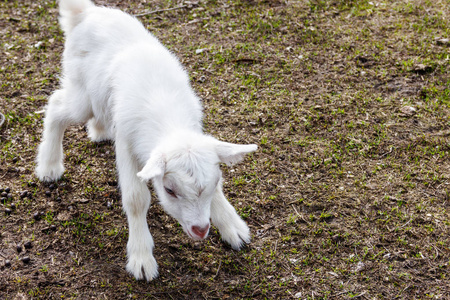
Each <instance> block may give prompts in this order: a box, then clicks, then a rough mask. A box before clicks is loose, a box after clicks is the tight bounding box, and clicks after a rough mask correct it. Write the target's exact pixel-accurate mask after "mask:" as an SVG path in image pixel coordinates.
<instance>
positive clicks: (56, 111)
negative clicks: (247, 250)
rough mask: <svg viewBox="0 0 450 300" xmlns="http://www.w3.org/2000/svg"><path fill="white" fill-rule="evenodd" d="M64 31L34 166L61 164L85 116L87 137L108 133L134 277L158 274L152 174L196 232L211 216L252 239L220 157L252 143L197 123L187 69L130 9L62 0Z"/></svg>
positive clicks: (225, 233) (231, 157) (47, 171)
mask: <svg viewBox="0 0 450 300" xmlns="http://www.w3.org/2000/svg"><path fill="white" fill-rule="evenodd" d="M59 5H60V6H59V8H60V24H61V27H62V28H63V30H64V33H65V36H66V42H65V49H64V53H63V60H62V67H63V74H62V78H61V88H60V89H59V90H57V91H55V92H54V93H53V94H52V95H51V97H50V98H49V103H48V106H47V110H46V115H45V120H44V131H43V138H42V142H41V144H40V146H39V149H38V155H37V159H36V161H37V167H36V175H37V176H38V177H39V179H40V180H42V181H54V180H57V179H59V178H60V177H61V176H62V174H63V172H64V166H63V158H64V157H63V156H64V155H63V148H62V139H63V135H64V131H65V129H66V128H67V126H69V125H71V124H77V123H78V124H79V123H87V127H88V136H89V138H90V139H91V140H93V141H102V140H109V139H111V140H114V141H115V149H116V164H117V170H118V177H119V186H120V190H121V193H122V204H123V208H124V211H125V212H126V215H127V220H128V226H129V239H128V244H127V256H128V264H127V267H126V269H127V270H128V271H129V272H130V273H131V274H132V275H134V277H135V278H136V279H147V280H151V279H153V278H155V277H156V276H157V274H158V270H157V263H156V260H155V258H154V257H153V254H152V252H153V247H154V243H153V238H152V236H151V234H150V232H149V230H148V225H147V220H146V215H147V210H148V208H149V206H150V192H149V190H148V188H147V181H149V180H151V181H152V183H153V186H154V188H155V190H156V193H157V195H158V198H159V200H160V203H161V205H162V206H163V208H164V209H165V210H166V212H167V213H169V214H170V215H172V216H173V217H174V218H176V219H177V220H178V222H179V223H180V224H181V225H182V227H183V230H184V231H185V232H186V233H187V234H188V235H189V236H190V237H192V238H193V239H196V240H200V239H204V238H205V237H206V236H207V235H208V232H209V228H210V219H211V221H212V223H213V224H214V225H215V226H216V227H217V228H218V230H219V231H220V233H221V236H222V239H223V240H225V241H226V242H228V243H229V244H230V245H231V246H232V247H233V248H234V249H240V248H241V246H242V245H243V244H244V243H248V242H249V241H250V233H249V229H248V227H247V225H246V224H245V222H244V221H243V220H242V219H241V218H240V217H239V216H238V214H237V213H236V211H235V209H234V208H233V207H232V206H231V205H230V204H229V202H228V201H227V200H226V198H225V196H224V194H223V192H222V179H221V177H222V176H221V171H220V166H219V164H220V163H226V164H233V163H236V162H239V161H241V160H242V159H243V158H244V156H245V155H246V154H247V153H250V152H253V151H255V150H256V149H257V146H256V145H236V144H231V143H226V142H220V141H218V140H216V139H215V138H213V137H211V136H208V135H206V134H204V133H203V129H202V107H201V104H200V100H199V99H198V97H197V96H196V95H195V93H194V92H193V90H192V88H191V86H190V83H189V77H188V75H187V73H186V72H185V70H184V69H183V67H182V66H181V64H180V63H179V61H178V60H177V59H176V57H175V56H174V55H173V54H172V53H170V52H169V51H168V50H167V49H166V48H165V47H164V46H163V45H162V44H161V43H160V42H159V41H158V40H157V39H156V38H155V37H154V36H153V35H151V34H150V33H149V32H148V31H147V30H146V29H145V28H144V27H143V26H142V24H141V23H140V22H139V21H138V20H136V19H135V18H134V17H132V16H130V15H128V14H126V13H124V12H122V11H120V10H117V9H111V8H105V7H97V6H95V5H94V4H93V3H92V2H91V1H89V0H60V1H59Z"/></svg>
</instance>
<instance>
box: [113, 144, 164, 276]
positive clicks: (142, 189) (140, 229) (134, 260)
mask: <svg viewBox="0 0 450 300" xmlns="http://www.w3.org/2000/svg"><path fill="white" fill-rule="evenodd" d="M116 160H117V170H118V173H119V184H120V190H121V192H122V205H123V209H124V211H125V213H126V215H127V220H128V228H129V229H128V230H129V231H128V243H127V257H128V263H127V267H126V270H127V271H128V272H129V273H131V274H132V275H133V276H134V277H135V278H136V279H138V280H139V279H146V280H147V281H150V280H152V279H154V278H156V277H157V276H158V264H157V263H156V260H155V258H154V257H153V247H154V243H153V238H152V235H151V234H150V231H149V230H148V225H147V211H148V209H149V207H150V197H151V195H150V191H149V190H148V188H147V185H146V184H145V183H143V182H141V181H140V180H139V179H138V177H137V176H136V174H137V173H138V163H137V161H136V160H135V159H134V158H133V157H132V154H131V153H130V152H129V147H128V144H127V143H125V142H124V141H121V140H120V139H116Z"/></svg>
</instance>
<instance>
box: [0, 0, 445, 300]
mask: <svg viewBox="0 0 450 300" xmlns="http://www.w3.org/2000/svg"><path fill="white" fill-rule="evenodd" d="M392 2H393V3H392ZM96 3H99V4H104V5H108V6H114V7H120V8H122V9H124V10H125V11H127V12H130V13H133V14H138V13H142V12H145V11H154V10H164V9H167V8H173V7H178V6H182V5H183V6H185V7H183V8H179V9H175V10H165V11H159V12H156V13H152V14H149V15H146V16H143V17H140V19H141V20H142V22H143V23H144V24H145V25H146V26H147V27H148V29H149V30H150V31H151V32H153V33H154V34H155V35H157V36H158V37H159V38H160V39H161V40H162V41H163V43H164V44H166V45H167V46H168V47H169V48H170V49H171V50H172V51H173V52H174V53H176V54H177V55H178V57H179V58H180V59H181V60H182V61H183V64H184V65H185V66H186V68H187V69H188V71H189V73H190V74H191V77H192V82H193V84H194V86H195V89H196V91H197V92H198V94H199V95H200V96H201V97H202V99H203V100H204V106H205V128H206V130H207V131H208V132H209V133H211V134H213V135H214V136H216V137H218V138H221V139H223V140H227V141H231V142H241V143H244V142H245V143H257V144H258V145H260V150H259V151H258V152H257V153H255V154H254V155H253V156H251V157H250V158H249V159H247V160H246V162H245V163H243V164H241V165H239V166H236V167H233V168H226V167H224V168H223V169H224V175H225V178H226V184H225V190H226V194H227V196H228V197H229V199H230V201H231V202H232V204H233V205H234V206H235V207H236V208H237V209H238V211H239V213H240V214H241V215H242V216H243V217H244V218H245V219H246V221H247V222H248V223H249V225H250V227H251V230H252V235H253V236H252V238H253V240H252V243H251V244H250V245H249V246H248V247H247V248H246V249H244V250H243V251H240V252H235V251H233V250H231V249H230V247H229V246H227V245H226V244H224V243H222V242H221V241H220V237H219V235H218V234H217V233H216V232H212V234H211V236H210V237H209V238H208V239H207V240H206V241H204V242H202V243H194V242H192V241H190V240H189V238H188V237H187V236H185V235H184V234H183V233H182V230H181V228H180V227H179V225H178V224H177V223H176V222H175V221H174V220H173V219H171V218H170V217H168V216H167V215H166V214H165V213H164V212H163V211H162V209H161V208H160V207H159V206H158V204H154V205H153V206H152V208H151V210H150V212H149V216H148V223H149V226H150V230H151V232H152V234H153V236H154V239H155V242H156V250H155V257H156V259H157V261H158V263H159V265H160V277H159V278H158V279H157V280H155V281H153V282H151V283H146V282H137V281H135V280H134V279H133V278H131V277H130V276H129V275H128V274H127V273H126V272H125V271H124V266H125V247H126V240H127V236H128V233H127V228H126V221H125V217H124V215H123V214H122V212H121V208H120V193H119V191H118V190H117V182H116V173H115V170H114V149H113V147H112V145H111V144H110V143H102V144H94V143H91V142H90V141H89V140H88V139H87V137H86V132H85V131H84V128H83V127H81V126H75V127H71V128H70V129H69V130H68V131H67V133H66V136H65V141H64V148H65V152H66V169H67V171H66V173H65V175H64V178H63V179H62V180H61V181H59V182H57V183H56V184H54V185H52V186H50V185H44V184H42V183H39V182H37V180H36V178H35V177H34V176H33V173H32V172H33V168H34V156H35V152H36V146H37V145H38V142H39V140H40V134H41V131H42V116H43V115H42V114H41V113H38V112H39V111H40V110H42V108H43V106H44V105H45V102H46V98H47V97H48V95H49V94H50V93H51V92H52V91H53V90H54V89H55V88H56V87H57V85H58V80H57V78H58V74H59V66H60V57H61V53H62V49H63V36H62V33H61V31H60V30H59V27H58V24H57V9H56V5H55V2H54V1H29V0H21V1H6V2H5V1H4V2H1V3H0V14H1V18H0V35H1V36H2V40H1V48H0V50H1V53H2V54H1V56H0V60H1V70H0V82H1V84H2V88H1V90H0V112H2V113H3V114H4V115H5V116H6V122H5V124H3V126H2V127H1V128H0V142H1V148H2V150H1V154H0V161H1V163H0V188H1V189H5V188H9V189H10V190H9V192H7V193H6V197H4V198H6V199H3V198H2V201H1V204H0V205H1V211H0V218H1V222H0V234H1V235H0V272H1V276H0V295H1V297H0V298H2V299H22V298H25V299H26V298H29V299H38V298H42V299H56V298H58V299H61V298H74V299H88V298H94V299H101V298H106V299H125V298H135V299H141V298H156V299H182V298H187V299H202V298H206V299H210V298H216V299H226V298H232V299H234V298H245V299H251V298H257V299H264V298H268V299H278V298H301V299H347V298H358V299H393V298H400V299H427V298H435V299H445V298H450V280H449V276H450V274H449V273H450V272H449V268H450V266H449V263H450V248H449V247H450V239H449V227H450V221H449V220H450V218H449V217H450V216H449V211H450V204H449V203H450V202H449V176H450V172H449V171H450V159H449V158H450V155H449V152H450V87H449V84H450V78H449V75H448V74H449V72H450V68H449V55H450V54H449V47H450V43H449V42H448V38H449V37H450V34H449V33H450V32H449V25H450V24H449V21H448V20H449V17H450V15H449V12H450V5H449V4H450V3H449V2H448V1H446V0H443V1H421V0H408V1H407V0H399V1H384V2H383V1H382V2H377V1H372V2H370V1H363V0H353V1H351V0H335V1H319V0H311V1H306V0H305V1H303V0H298V1H277V0H265V1H260V0H253V1H244V0H242V1H239V0H230V1H214V0H205V1H199V2H194V1H190V2H188V1H186V2H184V3H182V2H174V1H166V0H147V1H145V0H144V1H131V0H127V1H117V0H116V1H104V0H102V1H97V2H96ZM197 49H203V51H202V52H201V53H196V52H199V51H196V50H197ZM411 107H412V109H411ZM25 190H27V191H28V192H29V193H28V194H27V195H26V197H23V198H21V197H20V195H21V194H22V196H24V195H25V194H23V191H25ZM46 192H47V193H46ZM8 193H9V194H11V196H12V198H8V196H7V194H8ZM13 204H14V205H13ZM8 209H10V210H11V213H10V214H7V213H6V211H7V210H8ZM36 213H38V214H36ZM40 213H42V214H40ZM52 225H53V226H52ZM27 241H31V246H32V247H31V248H28V249H26V248H25V243H26V242H27ZM17 245H20V246H21V247H22V251H21V252H20V253H19V252H18V249H17ZM25 256H28V257H29V258H30V262H29V263H24V262H23V261H22V259H23V257H25ZM7 260H9V262H10V264H11V265H10V266H6V265H5V262H6V261H7ZM21 297H22V298H21Z"/></svg>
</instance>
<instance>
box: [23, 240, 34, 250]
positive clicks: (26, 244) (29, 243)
mask: <svg viewBox="0 0 450 300" xmlns="http://www.w3.org/2000/svg"><path fill="white" fill-rule="evenodd" d="M23 246H24V247H25V249H31V247H33V245H32V244H31V242H30V241H28V242H26V243H25V244H23Z"/></svg>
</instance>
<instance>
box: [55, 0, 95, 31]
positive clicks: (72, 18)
mask: <svg viewBox="0 0 450 300" xmlns="http://www.w3.org/2000/svg"><path fill="white" fill-rule="evenodd" d="M92 6H94V3H92V1H91V0H59V24H60V25H61V28H62V30H63V31H64V33H65V34H66V35H68V34H69V33H70V32H71V31H72V29H73V28H74V27H75V26H77V25H78V23H80V22H81V21H82V20H83V16H82V13H83V12H84V11H85V10H86V9H88V8H89V7H92Z"/></svg>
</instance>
